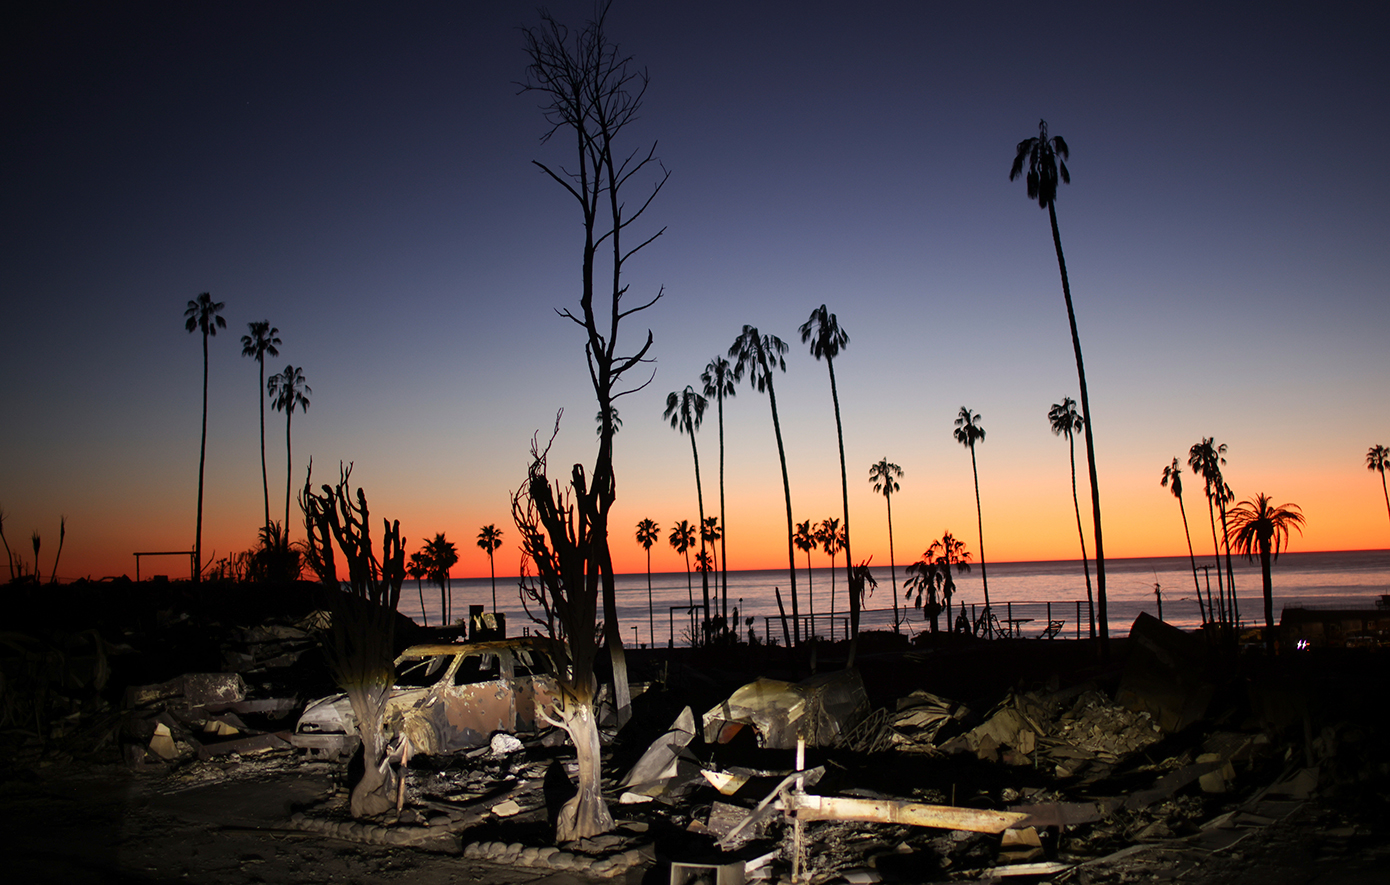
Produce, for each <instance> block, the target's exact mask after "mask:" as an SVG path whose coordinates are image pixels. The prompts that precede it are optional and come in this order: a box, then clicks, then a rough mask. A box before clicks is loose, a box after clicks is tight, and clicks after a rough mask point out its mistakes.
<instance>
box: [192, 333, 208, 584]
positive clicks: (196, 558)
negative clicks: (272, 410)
mask: <svg viewBox="0 0 1390 885" xmlns="http://www.w3.org/2000/svg"><path fill="white" fill-rule="evenodd" d="M207 459H208V333H207V329H206V328H205V329H203V441H202V443H200V444H199V446H198V528H197V533H196V534H195V535H194V537H193V583H195V584H197V583H198V582H199V581H201V580H202V577H203V469H204V468H205V467H206V465H207Z"/></svg>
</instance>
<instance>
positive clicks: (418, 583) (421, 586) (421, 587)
mask: <svg viewBox="0 0 1390 885" xmlns="http://www.w3.org/2000/svg"><path fill="white" fill-rule="evenodd" d="M415 592H416V593H417V594H419V596H420V620H422V621H424V622H425V626H426V627H428V626H429V625H430V616H429V613H427V612H426V611H425V583H424V581H422V580H420V578H418V577H417V578H416V579H415Z"/></svg>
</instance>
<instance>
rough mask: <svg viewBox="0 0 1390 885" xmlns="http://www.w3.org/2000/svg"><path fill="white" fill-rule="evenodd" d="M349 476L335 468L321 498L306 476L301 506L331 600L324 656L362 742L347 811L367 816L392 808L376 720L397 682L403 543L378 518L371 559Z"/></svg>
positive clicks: (361, 495)
mask: <svg viewBox="0 0 1390 885" xmlns="http://www.w3.org/2000/svg"><path fill="white" fill-rule="evenodd" d="M311 469H312V468H311ZM351 476H352V465H351V464H349V465H347V466H346V467H343V466H342V465H339V479H338V484H337V486H329V485H327V484H325V485H323V486H322V487H321V488H322V491H321V492H319V493H314V492H313V491H312V490H311V489H312V486H311V478H310V479H306V481H305V484H304V492H303V494H302V495H301V496H300V505H301V506H302V507H303V509H304V522H305V527H306V528H307V529H308V530H309V531H308V538H309V549H310V554H309V560H310V562H311V564H312V565H313V567H314V569H315V571H316V572H318V574H319V579H320V580H321V581H322V582H323V583H324V584H325V585H326V586H327V588H328V595H329V599H330V603H329V605H330V610H331V612H332V618H333V620H332V624H331V626H330V627H329V630H328V636H327V638H326V642H325V643H324V652H325V655H326V656H327V658H328V665H329V669H330V670H331V671H332V673H333V678H334V680H335V681H336V682H337V683H338V685H339V687H340V688H342V689H343V691H345V692H347V696H348V702H349V703H350V704H351V705H352V713H353V716H354V717H355V719H356V721H357V730H358V736H359V737H360V738H361V739H362V753H363V763H364V771H363V775H362V779H361V780H360V781H358V782H357V784H356V785H354V786H353V789H352V796H351V799H350V810H351V812H352V815H353V816H354V817H369V816H372V815H375V814H381V813H383V812H385V811H386V810H388V809H389V808H390V807H391V806H392V805H393V804H394V786H395V783H394V779H393V777H392V775H391V768H390V766H389V765H387V764H386V742H385V738H384V735H383V732H382V720H383V718H384V714H385V712H386V700H387V698H388V696H389V695H390V693H391V686H392V683H393V682H394V679H395V617H396V608H397V606H398V604H399V602H400V596H401V585H402V584H404V583H405V543H404V541H403V539H402V538H401V528H400V522H399V521H397V522H394V523H393V522H390V521H388V520H382V529H383V538H382V542H381V557H380V559H378V558H377V556H376V554H375V553H374V552H373V550H372V540H371V532H370V528H369V526H370V524H371V523H370V518H371V517H370V512H369V510H368V507H367V496H366V493H365V492H363V490H362V489H360V488H359V489H358V490H357V494H356V496H355V500H354V496H353V495H352V494H351V492H350V486H349V482H348V481H349V479H350V477H351ZM335 544H336V546H337V547H338V549H339V550H340V551H341V552H342V554H343V558H344V559H345V560H347V565H348V574H349V576H350V577H349V586H348V588H347V591H346V592H344V591H343V589H342V587H341V584H340V583H339V582H338V579H337V568H336V564H335V560H334V555H333V547H334V546H335Z"/></svg>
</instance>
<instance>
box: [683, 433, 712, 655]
mask: <svg viewBox="0 0 1390 885" xmlns="http://www.w3.org/2000/svg"><path fill="white" fill-rule="evenodd" d="M688 429H689V430H690V454H692V455H693V456H695V501H696V503H697V504H699V505H700V525H699V528H698V529H697V534H699V536H700V563H701V565H702V566H703V565H705V564H706V557H705V492H704V487H703V486H701V485H700V450H699V447H698V446H696V445H695V428H693V427H691V428H688ZM700 588H701V590H703V592H704V597H703V598H704V606H705V614H704V622H703V625H702V626H701V628H700V634H701V635H702V636H703V637H704V641H705V643H706V644H708V643H709V569H707V568H701V569H700Z"/></svg>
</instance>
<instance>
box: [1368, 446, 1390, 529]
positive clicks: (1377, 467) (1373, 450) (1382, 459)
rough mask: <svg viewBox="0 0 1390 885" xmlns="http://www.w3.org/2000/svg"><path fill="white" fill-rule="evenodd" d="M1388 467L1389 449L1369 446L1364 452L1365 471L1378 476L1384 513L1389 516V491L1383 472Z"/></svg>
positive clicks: (1389, 461) (1389, 462)
mask: <svg viewBox="0 0 1390 885" xmlns="http://www.w3.org/2000/svg"><path fill="white" fill-rule="evenodd" d="M1388 467H1390V449H1387V448H1386V447H1385V446H1371V447H1370V449H1368V450H1367V451H1366V469H1367V470H1370V471H1371V472H1373V473H1379V474H1380V491H1381V494H1383V495H1385V512H1386V514H1387V515H1390V490H1387V489H1386V487H1385V470H1386V468H1388Z"/></svg>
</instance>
